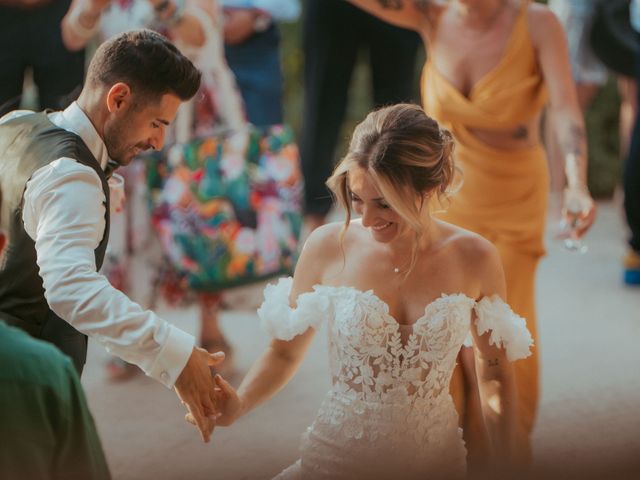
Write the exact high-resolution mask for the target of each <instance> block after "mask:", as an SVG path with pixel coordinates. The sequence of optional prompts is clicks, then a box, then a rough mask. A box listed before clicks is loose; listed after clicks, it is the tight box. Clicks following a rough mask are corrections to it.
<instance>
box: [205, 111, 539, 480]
mask: <svg viewBox="0 0 640 480" xmlns="http://www.w3.org/2000/svg"><path fill="white" fill-rule="evenodd" d="M452 149H453V140H452V137H451V134H450V133H449V132H448V131H446V130H444V129H442V128H440V127H439V125H438V124H437V123H436V122H435V121H434V120H433V119H431V118H430V117H428V116H427V115H426V114H425V113H424V112H423V111H422V109H420V108H419V107H418V106H415V105H406V104H400V105H394V106H391V107H385V108H382V109H380V110H378V111H374V112H372V113H370V114H369V115H368V116H367V117H366V119H365V120H364V121H363V122H362V123H360V125H358V127H357V128H356V130H355V132H354V134H353V138H352V140H351V143H350V147H349V152H348V154H347V155H346V157H345V158H344V160H342V162H341V163H340V164H339V165H338V166H337V167H336V169H335V171H334V173H333V175H332V176H331V178H330V179H329V180H328V182H327V184H328V185H329V187H330V188H331V190H332V191H333V193H334V194H335V196H336V197H337V199H338V201H339V202H340V204H341V205H342V206H343V207H344V208H345V210H346V221H345V223H344V225H340V224H329V225H326V226H324V227H321V228H319V229H317V230H315V231H314V232H313V233H312V234H311V236H310V237H309V239H308V240H307V242H306V245H305V247H304V249H303V251H302V254H301V256H300V259H299V262H298V265H297V268H296V272H295V276H294V278H293V279H291V278H288V279H283V280H280V281H279V283H278V284H277V285H275V286H274V285H271V286H268V287H267V288H266V290H265V301H264V303H263V304H262V306H261V307H260V309H259V310H258V314H259V316H260V318H261V322H262V324H263V326H264V327H266V329H267V330H268V331H269V332H270V333H271V334H272V335H273V337H274V340H273V342H272V343H271V345H270V346H269V347H268V348H267V350H266V351H265V352H264V353H263V354H262V356H261V357H260V358H259V359H258V360H257V361H256V363H255V364H254V365H253V367H252V368H251V370H250V371H249V373H248V374H247V376H246V378H245V379H244V381H243V382H242V384H241V386H240V387H239V388H238V391H237V393H236V392H235V391H234V389H233V388H232V387H231V386H230V385H229V384H228V383H227V382H226V381H225V380H224V379H222V378H221V377H220V376H216V383H217V386H218V387H219V397H220V398H219V401H218V407H219V410H220V417H219V418H218V419H217V421H216V423H217V424H218V425H223V426H228V425H231V424H232V423H233V422H234V421H235V420H237V419H238V418H239V417H240V416H242V415H244V414H246V413H247V412H249V411H250V410H252V409H253V408H255V407H256V406H257V405H259V404H260V403H262V402H264V401H266V400H267V399H268V398H269V397H271V396H273V395H274V394H275V393H276V392H277V391H278V390H280V389H281V388H282V387H283V386H284V385H285V384H286V383H287V382H288V381H289V380H290V379H291V377H292V376H293V375H294V373H295V372H296V370H297V368H298V366H299V364H300V362H301V360H302V358H303V356H304V354H305V351H306V350H307V347H308V345H309V343H310V342H311V339H312V337H313V335H314V333H315V331H316V328H318V327H319V326H320V324H321V323H322V322H327V324H328V332H329V341H330V347H329V348H330V365H331V376H332V388H331V390H330V391H329V392H328V393H327V395H326V397H325V398H324V401H323V402H322V406H321V407H320V410H319V412H318V414H317V417H316V419H315V421H314V422H313V424H312V425H311V427H309V429H308V430H307V432H306V433H305V434H304V436H303V439H302V444H301V458H300V460H298V461H297V462H296V463H295V464H294V465H292V466H291V467H289V468H288V469H286V470H285V471H284V472H282V473H281V474H280V475H279V476H278V477H277V478H282V479H285V478H286V479H288V478H327V479H328V478H332V479H334V478H391V477H396V476H397V475H398V474H399V473H401V474H402V476H403V478H425V477H426V476H428V477H429V478H431V477H435V478H451V477H456V478H457V477H464V476H465V469H466V462H465V455H466V451H465V447H464V442H463V440H462V434H461V430H460V429H459V428H458V415H457V413H456V410H455V407H454V404H453V401H452V399H451V396H450V395H449V382H450V379H451V374H452V372H453V369H454V367H455V362H456V356H457V354H458V351H459V350H460V347H461V346H462V344H463V342H465V339H466V337H467V335H468V334H469V333H471V336H472V339H473V345H474V352H475V356H476V366H477V370H478V386H479V389H480V394H481V398H482V406H483V412H484V415H485V422H486V427H487V429H488V431H489V435H490V438H491V450H492V452H493V454H494V458H495V463H496V464H497V465H498V466H499V467H500V468H501V469H504V468H509V467H511V466H513V464H512V462H513V454H512V451H511V445H512V442H511V437H512V435H514V428H515V425H516V424H515V422H514V413H515V412H514V407H515V404H514V395H515V393H514V392H515V390H514V384H513V375H512V370H511V365H510V362H511V361H513V360H516V359H519V358H524V357H526V356H527V355H529V347H530V345H531V336H530V334H529V332H528V330H527V329H526V326H525V322H524V320H523V319H522V318H520V317H518V316H517V315H515V314H514V313H512V311H511V309H510V308H509V306H508V305H506V304H505V302H504V301H503V300H502V298H505V281H504V276H503V272H502V267H501V264H500V260H499V257H498V253H497V251H496V249H495V248H494V247H493V246H492V245H491V244H490V243H489V242H488V241H486V240H484V239H483V238H482V237H480V236H478V235H475V234H473V233H470V232H468V231H466V230H462V229H460V228H458V227H455V226H453V225H450V224H447V223H444V222H441V221H438V220H436V219H433V218H431V217H430V215H429V203H430V201H431V200H432V199H433V198H434V197H441V196H445V195H446V194H447V192H448V191H449V189H450V185H451V183H452V179H453V176H454V171H455V170H454V165H453V158H452ZM350 207H351V208H353V210H354V211H355V212H356V213H358V214H359V215H360V216H361V219H359V220H352V219H351V216H350Z"/></svg>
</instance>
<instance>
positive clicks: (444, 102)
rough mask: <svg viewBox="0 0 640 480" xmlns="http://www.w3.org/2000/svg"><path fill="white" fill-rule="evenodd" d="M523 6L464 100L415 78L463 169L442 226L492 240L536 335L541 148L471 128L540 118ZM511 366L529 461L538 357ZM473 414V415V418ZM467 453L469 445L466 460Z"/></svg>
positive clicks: (426, 78) (457, 387)
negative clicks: (512, 145)
mask: <svg viewBox="0 0 640 480" xmlns="http://www.w3.org/2000/svg"><path fill="white" fill-rule="evenodd" d="M527 3H528V2H527V1H523V2H522V8H521V9H520V12H519V13H518V16H517V17H516V20H515V24H514V26H513V30H512V33H511V37H510V39H509V43H508V45H507V47H506V50H505V52H504V56H503V58H502V59H501V60H500V62H499V63H498V65H497V66H496V67H495V68H494V69H493V70H491V71H490V72H489V73H487V74H486V75H485V76H484V77H482V78H481V79H480V80H479V81H478V82H477V83H476V84H475V85H474V87H473V89H472V90H471V91H470V93H469V96H468V97H466V96H464V95H463V94H462V93H461V92H460V91H458V90H457V89H456V88H455V87H454V86H453V85H452V84H451V83H450V82H449V81H448V80H447V79H446V78H445V77H444V76H443V75H442V74H440V73H439V72H438V70H437V69H436V67H435V65H434V64H433V62H432V61H431V60H428V61H427V63H426V65H425V67H424V70H423V75H422V85H421V86H422V97H423V105H424V109H425V111H426V112H427V114H428V115H430V116H432V117H433V118H435V119H436V120H438V121H439V122H440V123H441V124H442V125H444V126H445V127H447V128H448V129H450V130H451V132H452V133H453V135H454V137H455V140H456V149H455V160H456V163H457V165H458V166H459V167H461V169H462V175H463V183H462V186H461V189H460V190H459V191H458V192H457V193H455V194H454V195H453V197H452V198H451V200H450V203H449V204H448V205H447V206H446V207H445V208H446V210H445V211H444V212H443V213H438V214H437V216H438V217H439V218H442V219H443V220H445V221H447V222H450V223H453V224H455V225H459V226H461V227H463V228H466V229H468V230H471V231H474V232H476V233H479V234H480V235H482V236H483V237H485V238H487V239H489V240H490V241H492V242H493V243H494V244H495V245H496V247H497V248H498V250H499V251H500V255H501V257H502V263H503V265H504V269H505V274H506V279H507V290H508V294H507V301H508V303H509V304H510V305H511V307H512V308H513V310H514V311H515V312H516V313H518V314H519V315H521V316H522V317H524V318H525V319H526V320H527V326H528V327H529V330H530V331H531V334H532V335H533V338H534V341H536V340H537V335H536V309H535V293H534V291H535V276H536V269H537V266H538V261H539V259H540V257H541V256H542V255H544V252H545V250H544V245H543V235H544V228H545V215H546V210H547V195H548V185H549V178H548V170H547V160H546V157H545V151H544V149H543V147H542V146H541V145H536V146H534V147H532V148H527V149H518V150H500V149H497V148H495V147H492V146H489V145H486V144H485V143H483V142H482V141H480V140H479V139H478V138H477V137H475V136H474V135H473V134H472V133H471V132H470V129H473V128H478V129H482V130H491V129H495V130H503V131H504V130H513V129H515V128H516V127H517V126H518V125H522V124H523V123H526V122H529V121H531V120H532V119H533V118H535V117H536V116H537V115H539V113H540V111H541V109H542V108H543V107H544V105H545V103H546V101H547V91H546V88H545V85H544V81H543V78H542V73H541V70H540V66H539V65H538V62H537V57H536V52H535V49H534V47H533V45H532V42H531V38H530V35H529V31H528V25H527V18H526V11H527V8H526V7H527ZM532 352H533V354H532V355H531V356H530V357H529V358H527V359H525V360H520V361H518V362H516V363H515V364H514V369H515V372H516V384H517V392H518V418H519V445H520V446H521V454H522V456H523V461H525V462H526V461H528V460H529V459H530V455H531V454H530V442H529V437H530V434H531V431H532V429H533V424H534V420H535V415H536V409H537V405H538V395H539V394H538V390H539V379H538V351H537V348H536V347H534V348H533V350H532ZM463 375H464V373H463V371H462V368H458V369H457V370H456V372H455V373H454V379H453V381H452V394H453V396H454V400H456V404H457V405H458V407H459V412H460V413H461V419H464V417H465V413H467V412H470V411H471V409H470V408H468V406H467V401H468V399H467V398H465V395H466V394H465V389H464V379H463V378H462V377H463ZM472 415H473V414H472ZM473 449H474V446H473V445H469V454H470V456H471V455H472V454H473V451H472V450H473Z"/></svg>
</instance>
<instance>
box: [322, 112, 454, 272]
mask: <svg viewBox="0 0 640 480" xmlns="http://www.w3.org/2000/svg"><path fill="white" fill-rule="evenodd" d="M453 149H454V142H453V136H452V135H451V133H450V132H449V131H448V130H446V129H444V128H441V127H440V125H438V122H436V121H435V120H434V119H433V118H431V117H429V116H428V115H427V114H426V113H425V112H424V110H422V108H420V107H419V106H417V105H413V104H404V103H401V104H397V105H392V106H388V107H383V108H381V109H379V110H375V111H373V112H371V113H369V114H368V115H367V117H366V118H365V119H364V120H363V121H362V122H361V123H360V124H358V126H357V127H356V128H355V130H354V132H353V136H352V137H351V142H350V143H349V151H348V152H347V154H346V156H345V157H344V158H343V159H342V161H341V162H340V163H339V164H338V165H337V166H336V168H335V169H334V171H333V174H332V175H331V177H329V179H328V180H327V186H328V187H329V188H330V189H331V191H332V192H333V194H334V196H335V199H336V200H337V202H338V203H339V204H340V205H341V206H342V207H343V208H344V209H345V211H346V218H345V224H344V228H343V231H342V235H343V236H344V233H345V231H346V229H347V228H348V226H349V223H350V221H351V208H350V195H349V182H348V177H349V171H350V170H352V169H353V168H355V167H360V168H363V169H365V170H366V171H367V173H369V175H370V176H371V178H372V179H373V181H374V183H375V184H376V186H377V188H378V190H379V191H380V193H381V194H382V195H383V196H384V198H385V200H386V201H387V202H388V203H389V205H390V206H391V208H392V209H393V210H394V211H396V212H397V213H398V215H400V217H401V218H402V219H403V220H404V221H405V222H406V223H407V224H408V225H409V226H410V227H411V229H412V230H413V231H414V233H415V240H416V241H415V243H414V248H413V252H412V257H411V263H410V267H409V271H410V270H411V268H413V266H414V265H415V262H416V260H417V248H418V245H419V242H420V239H421V238H422V236H423V235H424V233H425V229H426V224H425V222H424V221H423V218H422V215H423V212H424V208H427V207H428V200H429V199H430V198H431V196H433V195H434V194H435V195H436V196H437V197H438V198H439V199H440V200H441V201H442V200H443V199H445V198H446V197H447V196H448V195H449V193H450V192H451V185H452V182H453V178H454V174H455V171H456V167H455V165H454V161H453Z"/></svg>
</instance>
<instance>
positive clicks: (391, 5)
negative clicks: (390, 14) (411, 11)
mask: <svg viewBox="0 0 640 480" xmlns="http://www.w3.org/2000/svg"><path fill="white" fill-rule="evenodd" d="M377 2H378V4H379V5H380V6H381V7H382V8H384V9H386V10H402V7H403V6H404V0H377Z"/></svg>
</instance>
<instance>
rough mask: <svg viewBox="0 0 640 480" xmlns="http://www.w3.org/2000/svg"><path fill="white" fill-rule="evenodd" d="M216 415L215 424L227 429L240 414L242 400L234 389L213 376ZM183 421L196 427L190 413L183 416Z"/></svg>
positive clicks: (220, 378)
mask: <svg viewBox="0 0 640 480" xmlns="http://www.w3.org/2000/svg"><path fill="white" fill-rule="evenodd" d="M215 383H216V406H217V412H218V413H217V415H216V417H215V424H216V425H220V426H222V427H228V426H229V425H231V424H233V422H235V421H236V420H237V419H238V417H239V416H240V415H241V414H242V410H243V405H242V400H241V399H240V397H238V394H237V393H236V391H235V389H234V388H233V387H232V386H231V385H229V383H228V382H227V381H226V380H225V379H224V378H222V377H221V376H220V375H216V376H215ZM185 420H186V421H187V422H189V423H191V424H192V425H196V426H197V422H196V420H195V418H194V416H193V415H192V414H191V413H187V414H186V415H185Z"/></svg>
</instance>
